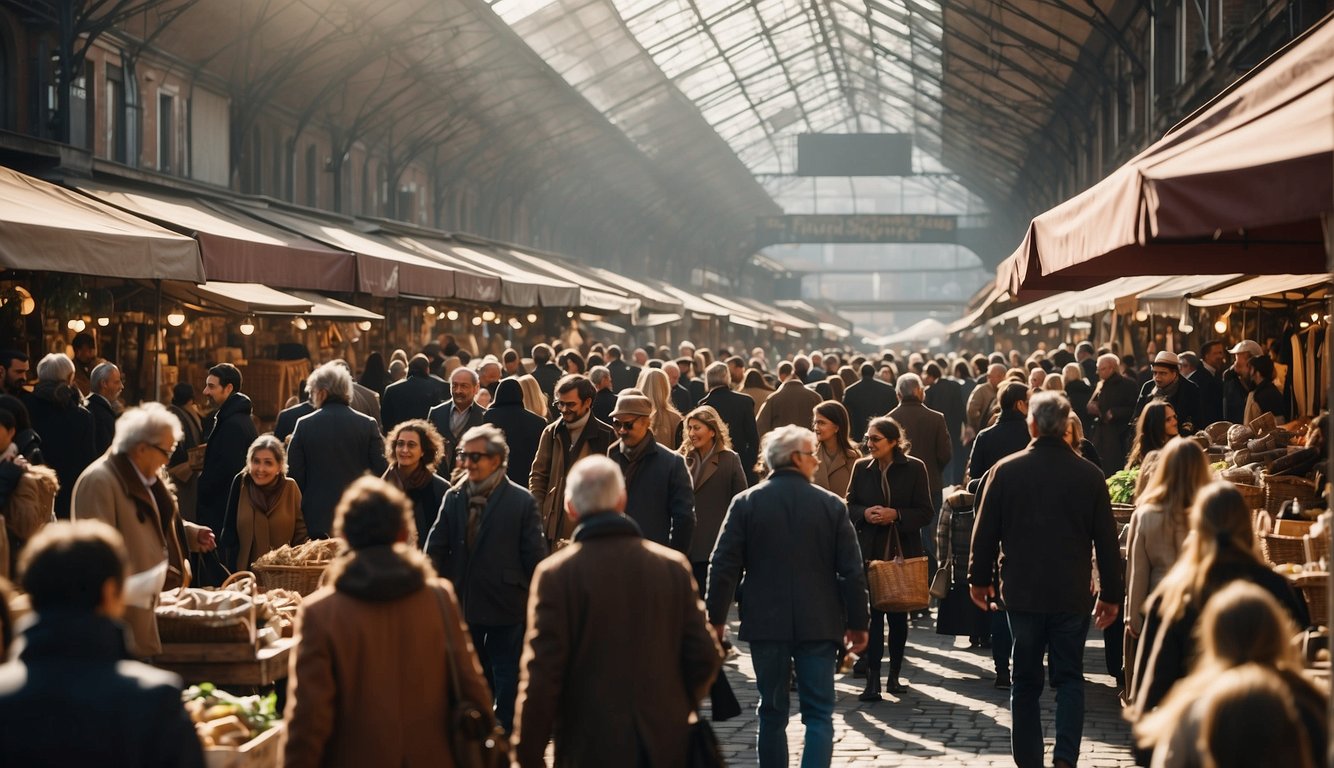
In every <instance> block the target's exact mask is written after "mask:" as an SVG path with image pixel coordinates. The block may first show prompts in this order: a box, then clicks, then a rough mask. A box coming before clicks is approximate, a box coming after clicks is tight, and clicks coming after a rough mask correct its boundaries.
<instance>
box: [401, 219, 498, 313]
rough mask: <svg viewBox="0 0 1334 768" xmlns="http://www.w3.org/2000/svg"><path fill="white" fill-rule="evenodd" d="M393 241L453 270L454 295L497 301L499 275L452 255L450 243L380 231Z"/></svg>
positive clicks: (493, 302) (478, 301) (480, 302)
mask: <svg viewBox="0 0 1334 768" xmlns="http://www.w3.org/2000/svg"><path fill="white" fill-rule="evenodd" d="M384 234H385V236H386V237H388V238H389V240H390V241H391V242H392V243H393V244H394V245H398V246H403V247H404V248H407V249H408V250H410V251H412V252H413V253H416V254H418V255H421V256H425V257H426V258H428V259H433V260H435V261H439V262H441V263H443V264H444V265H445V266H447V267H449V268H450V269H453V270H454V298H456V299H459V300H461V301H475V302H477V303H479V304H500V303H502V302H501V296H502V288H501V278H500V276H499V275H497V274H494V273H492V272H489V271H487V270H485V269H483V268H481V267H479V266H477V265H474V264H470V263H468V260H467V259H464V258H462V257H461V256H459V255H458V254H455V253H454V252H453V250H452V246H450V245H449V244H448V243H446V242H444V241H443V240H436V239H434V238H426V237H403V236H398V235H394V234H391V233H389V232H385V233H384Z"/></svg>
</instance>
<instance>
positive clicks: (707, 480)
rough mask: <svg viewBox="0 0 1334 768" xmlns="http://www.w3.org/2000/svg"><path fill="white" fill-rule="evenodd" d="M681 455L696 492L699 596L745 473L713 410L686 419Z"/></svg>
mask: <svg viewBox="0 0 1334 768" xmlns="http://www.w3.org/2000/svg"><path fill="white" fill-rule="evenodd" d="M685 423H686V428H685V433H686V436H685V439H684V440H682V441H681V455H682V456H685V457H686V468H687V469H689V470H690V479H691V481H692V483H693V484H694V490H695V532H694V533H693V534H692V535H691V539H690V549H689V550H688V556H689V558H690V569H691V570H692V571H693V572H694V574H695V584H696V585H697V586H698V587H699V593H700V594H701V595H703V594H704V588H705V587H706V586H708V579H707V576H708V572H709V555H711V554H713V545H714V543H715V542H716V541H717V540H718V531H720V530H722V527H723V518H725V517H727V509H728V507H729V506H731V504H732V498H733V497H734V496H736V495H737V494H738V493H741V492H742V491H744V490H746V472H745V470H744V469H742V467H741V458H740V457H739V456H737V455H736V452H734V451H733V450H732V440H731V437H730V436H729V435H728V434H727V422H725V421H723V419H722V417H721V416H719V415H718V412H717V411H715V410H714V409H713V408H711V407H709V406H707V405H703V406H700V407H699V408H696V409H695V410H693V411H691V412H690V413H689V414H687V415H686V422H685Z"/></svg>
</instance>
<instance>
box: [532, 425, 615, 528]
mask: <svg viewBox="0 0 1334 768" xmlns="http://www.w3.org/2000/svg"><path fill="white" fill-rule="evenodd" d="M614 442H616V433H615V432H613V431H612V429H611V427H609V426H607V425H606V424H604V423H602V422H600V421H598V420H597V419H595V418H593V417H592V416H589V418H588V423H587V424H585V425H584V429H583V431H582V432H580V433H579V442H577V443H575V444H574V445H571V444H570V431H569V430H568V429H567V428H566V427H565V422H564V420H557V421H555V422H552V423H551V424H548V425H547V427H546V428H545V429H543V430H542V437H541V439H539V440H538V441H537V456H536V457H534V458H533V471H532V472H531V473H530V474H529V476H528V492H529V493H531V494H533V498H534V499H536V500H537V509H538V513H539V514H540V515H541V516H542V535H544V536H546V538H547V543H548V544H555V543H556V542H557V541H558V540H560V539H568V538H570V533H569V532H570V531H571V530H572V527H571V526H570V521H569V520H568V519H566V517H565V477H566V475H568V474H570V467H573V466H574V463H575V462H576V461H578V460H579V459H582V458H584V457H585V456H595V455H596V456H606V455H607V451H608V450H609V449H610V448H611V444H612V443H614Z"/></svg>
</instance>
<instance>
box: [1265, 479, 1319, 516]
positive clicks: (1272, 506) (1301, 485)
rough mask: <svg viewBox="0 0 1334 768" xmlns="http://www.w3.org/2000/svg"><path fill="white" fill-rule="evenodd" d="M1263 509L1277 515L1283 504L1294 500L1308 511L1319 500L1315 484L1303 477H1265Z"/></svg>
mask: <svg viewBox="0 0 1334 768" xmlns="http://www.w3.org/2000/svg"><path fill="white" fill-rule="evenodd" d="M1264 484H1265V509H1267V510H1269V513H1270V514H1273V515H1277V514H1278V513H1279V510H1280V509H1282V508H1283V502H1285V501H1288V500H1289V499H1296V500H1297V502H1298V503H1299V504H1301V505H1302V507H1303V508H1304V509H1309V508H1311V506H1312V505H1313V504H1314V503H1315V502H1316V501H1317V500H1318V499H1319V498H1320V494H1319V492H1318V491H1317V490H1316V485H1315V482H1313V481H1311V480H1307V479H1306V478H1304V477H1290V476H1288V475H1265V478H1264Z"/></svg>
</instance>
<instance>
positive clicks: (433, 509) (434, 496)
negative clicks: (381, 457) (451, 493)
mask: <svg viewBox="0 0 1334 768" xmlns="http://www.w3.org/2000/svg"><path fill="white" fill-rule="evenodd" d="M380 477H381V479H383V480H384V481H385V482H387V483H389V484H390V485H392V486H394V487H395V488H397V489H399V490H400V491H403V494H404V495H405V496H407V497H408V501H410V502H412V517H413V523H414V524H415V525H416V536H415V538H414V542H415V543H416V545H417V549H425V548H426V534H427V533H429V532H430V531H431V526H432V525H435V518H436V516H437V515H439V514H440V504H441V503H442V502H444V500H445V492H446V491H448V490H449V481H448V480H446V479H445V478H443V477H441V476H440V475H431V479H430V480H429V481H428V482H426V483H425V484H423V485H422V486H421V487H420V488H417V489H416V490H408V489H406V488H404V487H403V484H402V482H401V481H400V480H399V478H398V468H397V467H396V466H395V465H393V464H390V465H389V468H388V469H386V470H385V471H384V474H383V475H381V476H380Z"/></svg>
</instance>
